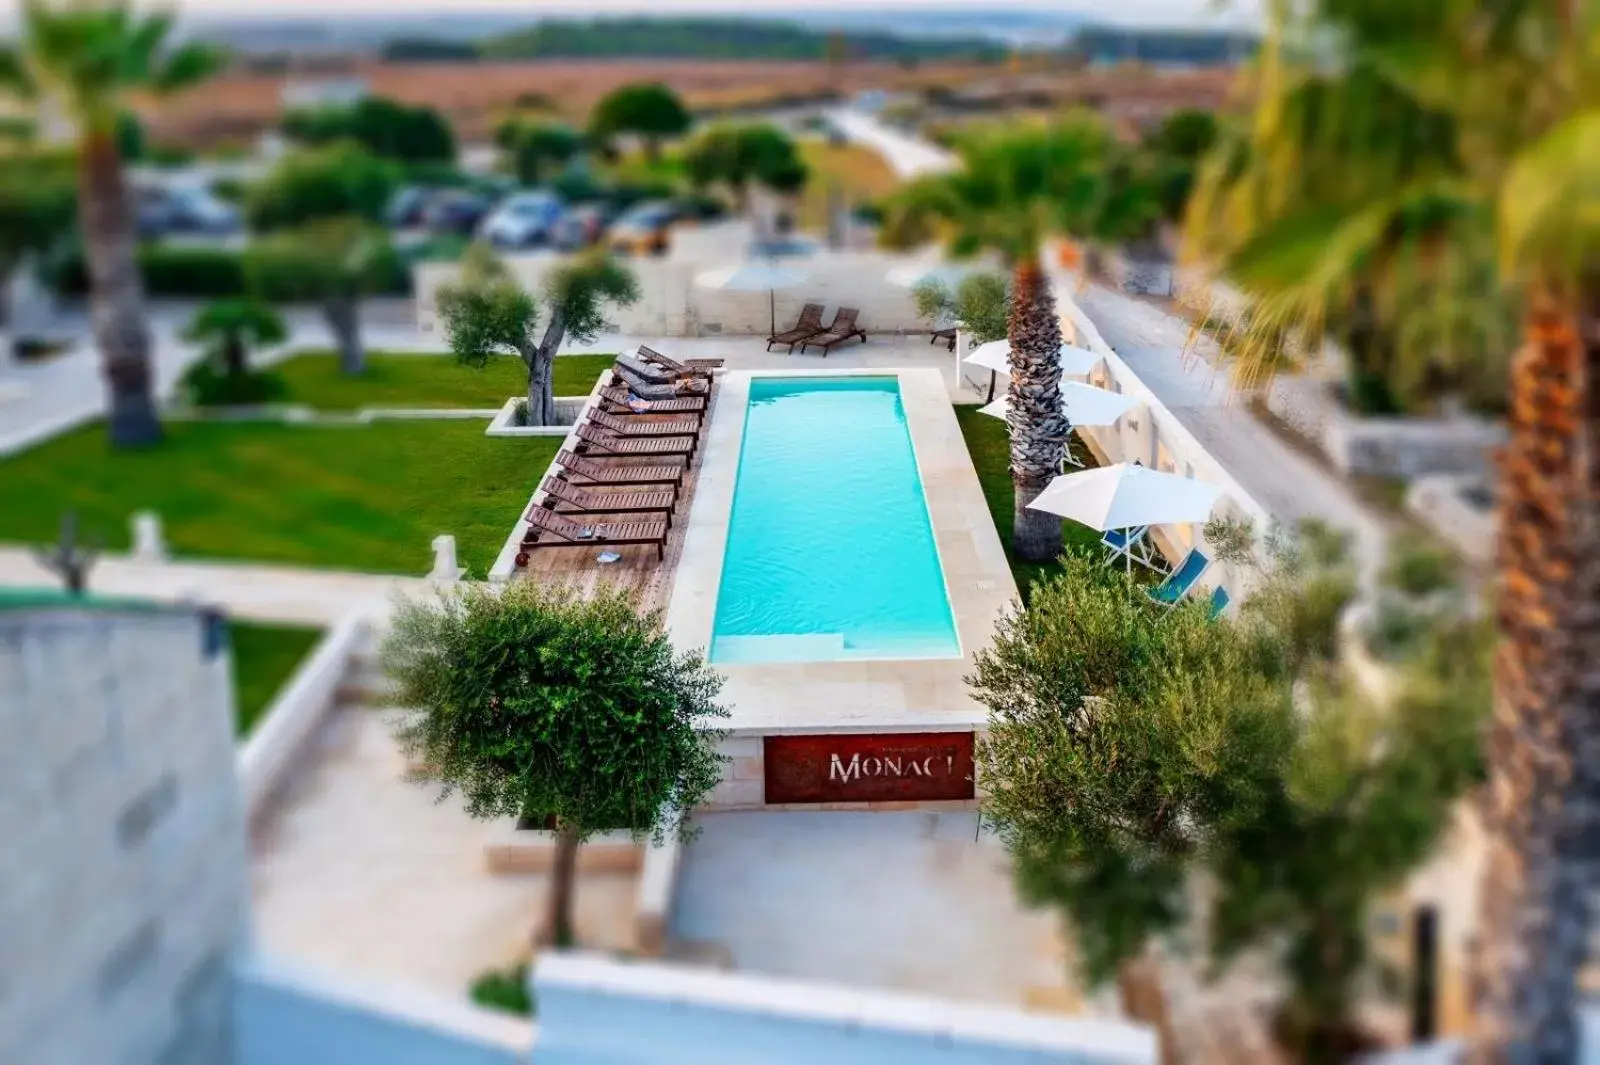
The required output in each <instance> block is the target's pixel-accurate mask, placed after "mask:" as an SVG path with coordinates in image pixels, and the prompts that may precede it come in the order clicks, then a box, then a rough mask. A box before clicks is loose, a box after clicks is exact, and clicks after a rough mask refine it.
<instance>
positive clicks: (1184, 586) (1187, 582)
mask: <svg viewBox="0 0 1600 1065" xmlns="http://www.w3.org/2000/svg"><path fill="white" fill-rule="evenodd" d="M1210 565H1211V560H1210V559H1209V558H1207V557H1206V556H1205V555H1202V554H1201V553H1200V552H1199V551H1190V552H1189V553H1188V554H1187V555H1185V556H1184V558H1183V561H1182V562H1180V563H1179V564H1178V568H1177V569H1175V570H1173V571H1172V575H1171V576H1169V577H1168V578H1167V579H1166V580H1164V581H1162V582H1161V583H1160V584H1159V585H1157V586H1156V587H1154V588H1152V589H1150V592H1149V595H1150V598H1151V600H1152V601H1154V602H1156V603H1159V604H1160V605H1161V606H1176V605H1177V604H1178V603H1181V602H1182V601H1183V597H1184V596H1186V595H1188V594H1189V592H1190V591H1191V590H1192V589H1193V588H1194V586H1195V584H1196V582H1198V581H1199V580H1200V575H1201V574H1203V573H1204V572H1205V571H1206V568H1207V567H1209V566H1210Z"/></svg>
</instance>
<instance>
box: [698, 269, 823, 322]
mask: <svg viewBox="0 0 1600 1065" xmlns="http://www.w3.org/2000/svg"><path fill="white" fill-rule="evenodd" d="M805 281H806V275H805V274H802V273H800V272H799V271H797V270H790V269H788V268H786V267H782V266H779V265H778V264H777V263H773V262H767V261H764V260H761V259H751V260H748V261H746V262H742V263H736V264H734V265H733V266H724V267H722V268H721V269H718V270H707V271H706V272H705V273H703V274H700V275H698V276H697V277H695V279H694V283H695V284H696V285H699V286H700V287H701V288H711V289H718V290H720V291H723V292H765V293H767V294H768V297H769V298H768V301H767V302H768V307H769V310H770V312H771V315H772V330H771V331H772V332H774V333H776V332H777V331H778V290H779V289H780V288H794V287H795V286H796V285H803V284H805Z"/></svg>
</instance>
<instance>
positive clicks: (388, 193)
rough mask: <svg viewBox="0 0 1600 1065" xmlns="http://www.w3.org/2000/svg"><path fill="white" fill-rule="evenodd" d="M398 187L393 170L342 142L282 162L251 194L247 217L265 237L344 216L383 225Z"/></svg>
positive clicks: (296, 154)
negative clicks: (321, 220) (275, 231)
mask: <svg viewBox="0 0 1600 1065" xmlns="http://www.w3.org/2000/svg"><path fill="white" fill-rule="evenodd" d="M399 184H400V170H399V168H398V167H396V166H395V164H393V163H391V162H389V161H388V160H385V159H379V158H378V157H377V156H375V155H372V154H371V153H370V152H368V151H366V150H365V149H363V148H362V147H360V146H359V145H356V144H351V143H348V142H340V143H336V144H331V145H328V146H327V147H324V148H312V149H308V150H305V151H298V152H292V153H290V154H289V155H287V156H285V157H284V158H283V159H281V160H280V161H279V162H278V164H277V165H276V166H275V167H274V168H273V169H272V172H271V173H270V174H268V175H267V176H266V177H265V178H263V179H262V180H261V181H260V182H259V183H258V184H256V185H255V186H254V187H252V188H251V189H250V191H249V193H248V194H247V196H246V200H245V216H246V217H247V218H248V220H249V222H250V226H251V228H253V229H256V230H258V231H262V232H266V231H270V230H275V229H287V228H291V227H294V226H302V225H305V224H306V223H308V222H313V221H317V220H320V219H326V218H338V217H345V216H351V217H356V218H362V219H365V220H367V221H368V222H372V223H379V222H382V221H383V215H384V210H385V209H386V208H387V207H388V205H389V200H390V199H391V198H392V197H393V196H394V192H395V189H396V188H397V187H398V186H399Z"/></svg>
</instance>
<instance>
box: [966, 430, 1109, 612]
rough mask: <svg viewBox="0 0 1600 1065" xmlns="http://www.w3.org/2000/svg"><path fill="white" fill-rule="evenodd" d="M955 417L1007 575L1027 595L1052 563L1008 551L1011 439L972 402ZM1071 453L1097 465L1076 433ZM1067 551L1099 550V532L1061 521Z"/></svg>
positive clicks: (1013, 504) (1012, 505)
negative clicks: (1007, 562)
mask: <svg viewBox="0 0 1600 1065" xmlns="http://www.w3.org/2000/svg"><path fill="white" fill-rule="evenodd" d="M956 420H957V421H958V422H960V423H961V435H962V436H963V437H965V438H966V441H967V451H968V452H969V453H970V454H971V455H972V464H973V466H975V467H977V470H978V482H979V483H980V484H982V485H983V496H984V499H985V500H987V501H988V503H989V513H990V515H992V516H993V518H994V525H995V528H996V529H997V530H999V532H1000V540H1001V541H1002V542H1003V543H1004V544H1005V547H1006V557H1007V558H1008V559H1010V560H1011V575H1012V576H1013V577H1015V578H1016V581H1017V588H1018V590H1019V591H1021V592H1022V595H1023V597H1024V598H1026V597H1027V594H1028V589H1029V588H1030V587H1031V586H1032V585H1033V582H1034V581H1036V580H1038V579H1039V578H1040V577H1042V576H1044V575H1046V574H1047V573H1049V572H1050V571H1052V570H1054V569H1055V566H1054V564H1052V563H1038V562H1020V561H1018V560H1017V559H1016V558H1015V557H1014V556H1013V555H1012V553H1011V526H1012V521H1013V518H1014V516H1015V513H1016V501H1015V496H1014V494H1013V491H1012V487H1011V438H1010V437H1009V435H1007V432H1006V423H1005V422H1003V421H1001V420H1000V419H999V418H991V417H990V416H989V415H987V414H979V413H978V408H977V407H976V406H972V405H961V406H957V407H956ZM1072 453H1073V454H1074V455H1076V456H1077V458H1078V460H1079V461H1080V462H1082V463H1084V464H1085V465H1086V466H1091V467H1092V466H1095V465H1098V463H1096V462H1095V461H1094V457H1093V456H1092V455H1090V454H1089V451H1088V449H1087V448H1085V447H1084V446H1083V441H1081V440H1079V439H1078V438H1077V436H1076V435H1074V436H1073V438H1072ZM1061 527H1062V534H1063V536H1064V537H1065V538H1066V546H1067V548H1068V550H1071V549H1073V548H1074V547H1082V548H1089V549H1099V548H1098V547H1097V545H1098V544H1099V543H1100V534H1099V533H1097V532H1095V531H1093V530H1092V529H1090V528H1089V527H1088V526H1086V525H1079V524H1078V523H1077V522H1075V521H1063V522H1062V523H1061Z"/></svg>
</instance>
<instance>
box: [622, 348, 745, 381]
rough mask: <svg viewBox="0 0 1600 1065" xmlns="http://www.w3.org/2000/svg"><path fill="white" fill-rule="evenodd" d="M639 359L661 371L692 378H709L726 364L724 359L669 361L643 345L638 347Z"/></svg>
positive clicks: (659, 353)
mask: <svg viewBox="0 0 1600 1065" xmlns="http://www.w3.org/2000/svg"><path fill="white" fill-rule="evenodd" d="M639 358H641V359H643V360H644V361H645V362H652V363H655V364H656V365H657V366H659V367H661V368H662V369H663V370H671V371H672V372H673V373H678V374H689V375H691V376H694V377H710V376H711V371H712V370H720V369H721V368H722V364H723V363H725V362H727V360H726V359H688V360H686V361H684V362H679V361H678V360H677V359H669V358H667V357H666V356H665V355H663V354H661V352H659V351H657V350H656V349H655V348H647V347H645V346H644V345H643V344H640V345H639Z"/></svg>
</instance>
